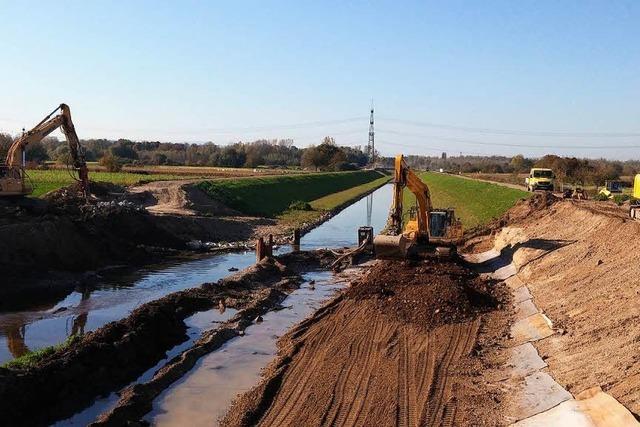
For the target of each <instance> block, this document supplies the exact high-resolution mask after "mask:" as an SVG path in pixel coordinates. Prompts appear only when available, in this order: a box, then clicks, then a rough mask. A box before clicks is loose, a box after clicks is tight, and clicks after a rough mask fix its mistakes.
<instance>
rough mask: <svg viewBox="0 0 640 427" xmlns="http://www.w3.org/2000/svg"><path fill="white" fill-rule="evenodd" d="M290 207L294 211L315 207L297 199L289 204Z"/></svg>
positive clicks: (309, 209) (308, 209)
mask: <svg viewBox="0 0 640 427" xmlns="http://www.w3.org/2000/svg"><path fill="white" fill-rule="evenodd" d="M289 209H290V210H292V211H312V210H313V208H312V207H311V205H310V204H309V203H307V202H303V201H302V200H296V201H295V202H293V203H291V204H290V205H289Z"/></svg>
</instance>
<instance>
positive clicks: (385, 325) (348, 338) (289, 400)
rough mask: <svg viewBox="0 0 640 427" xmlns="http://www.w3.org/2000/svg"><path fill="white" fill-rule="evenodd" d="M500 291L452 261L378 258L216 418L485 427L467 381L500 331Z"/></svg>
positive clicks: (487, 397)
mask: <svg viewBox="0 0 640 427" xmlns="http://www.w3.org/2000/svg"><path fill="white" fill-rule="evenodd" d="M508 298H509V297H508V293H507V292H506V291H505V287H504V286H502V285H500V284H497V283H492V282H490V281H487V280H486V279H482V278H480V277H479V276H478V275H477V274H475V273H473V272H471V271H469V270H468V269H467V268H465V267H464V266H462V265H461V264H460V263H457V262H454V261H437V260H426V261H421V262H400V261H379V262H378V263H377V264H376V265H375V266H374V267H373V268H372V269H371V270H370V271H369V272H368V273H366V275H365V277H364V278H363V279H362V281H359V282H356V283H353V284H352V286H351V288H349V289H348V290H346V291H344V292H342V294H341V295H340V296H339V297H337V298H336V299H334V300H333V301H331V302H330V303H328V304H327V305H326V306H324V307H323V308H322V309H320V310H319V311H317V312H316V313H315V315H313V316H312V317H311V318H309V319H307V320H305V321H303V322H302V323H300V324H299V325H298V326H297V327H295V328H294V329H293V330H291V331H290V332H289V333H288V334H287V335H285V336H284V337H283V338H281V339H280V341H279V356H278V358H277V359H276V360H275V361H274V362H273V363H272V364H271V365H270V366H269V367H268V368H267V369H266V371H265V375H264V378H263V380H262V381H261V383H260V384H259V385H257V386H256V387H255V388H254V389H252V390H251V391H249V392H247V393H245V394H243V395H241V396H239V398H238V399H236V401H235V402H234V404H233V406H232V407H231V409H230V411H229V412H228V413H227V415H226V416H225V418H224V419H223V420H222V424H223V425H226V426H249V425H274V426H275V425H402V426H414V425H471V424H473V425H485V424H486V425H493V424H495V421H496V417H497V416H498V415H497V414H496V413H495V411H494V409H495V408H496V406H497V403H496V402H499V401H500V400H501V393H500V391H499V390H487V389H485V388H484V387H483V386H482V384H481V383H480V382H478V381H477V377H478V373H479V372H481V371H482V370H483V369H485V368H486V366H487V365H489V364H497V363H499V360H498V355H497V354H496V353H494V351H493V349H495V348H497V347H498V346H499V343H500V342H501V341H503V340H505V339H506V337H507V335H508V328H507V326H508V319H509V316H508V313H509V311H508V309H505V307H507V304H508Z"/></svg>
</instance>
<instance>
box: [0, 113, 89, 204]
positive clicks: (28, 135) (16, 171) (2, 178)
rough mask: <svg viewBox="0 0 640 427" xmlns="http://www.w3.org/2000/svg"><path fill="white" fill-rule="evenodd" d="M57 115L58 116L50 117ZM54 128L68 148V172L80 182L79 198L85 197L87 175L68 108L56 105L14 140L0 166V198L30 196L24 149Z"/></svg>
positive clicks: (87, 184) (80, 146)
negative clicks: (80, 196)
mask: <svg viewBox="0 0 640 427" xmlns="http://www.w3.org/2000/svg"><path fill="white" fill-rule="evenodd" d="M58 111H60V113H59V114H57V115H55V116H54V114H55V113H57V112H58ZM52 116H53V117H52ZM58 128H60V129H61V130H62V133H64V135H65V137H66V139H67V143H68V144H69V153H70V155H71V164H69V169H70V172H71V173H72V174H73V176H74V178H75V179H76V180H77V181H78V182H80V189H81V192H82V193H83V195H84V196H85V197H87V196H88V192H89V173H88V170H87V164H86V161H85V154H84V148H83V147H82V145H80V140H79V139H78V135H77V134H76V130H75V128H74V127H73V122H72V121H71V111H70V110H69V107H68V106H67V105H66V104H60V106H59V107H58V108H56V109H55V110H53V111H52V112H51V113H50V114H49V115H48V116H47V117H45V118H44V119H42V121H41V122H40V123H38V124H37V125H36V126H35V127H34V128H33V129H31V130H30V131H28V132H25V133H24V134H23V135H22V136H21V137H20V138H18V139H16V140H15V141H14V142H13V144H11V146H10V147H9V152H8V154H7V159H6V161H5V164H4V165H1V166H0V197H3V196H25V195H29V194H31V192H32V191H33V187H32V186H31V185H30V184H29V182H28V177H27V174H26V173H25V170H24V164H25V149H26V147H27V146H28V145H29V144H31V143H33V142H36V141H41V140H42V139H43V138H45V137H46V136H47V135H49V134H50V133H51V132H53V131H54V130H56V129H58Z"/></svg>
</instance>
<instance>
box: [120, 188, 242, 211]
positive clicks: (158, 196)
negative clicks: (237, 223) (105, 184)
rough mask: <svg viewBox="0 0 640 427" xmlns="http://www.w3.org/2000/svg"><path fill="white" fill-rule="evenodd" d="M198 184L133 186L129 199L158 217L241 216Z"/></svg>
mask: <svg viewBox="0 0 640 427" xmlns="http://www.w3.org/2000/svg"><path fill="white" fill-rule="evenodd" d="M196 182H197V181H193V180H190V181H185V180H178V181H154V182H149V183H147V184H143V185H138V186H135V187H131V188H130V189H129V191H128V193H127V196H126V198H127V200H130V201H133V202H138V203H140V204H142V205H144V206H145V207H146V208H147V210H148V211H149V212H151V213H154V214H159V215H187V216H192V215H214V216H235V215H239V213H238V212H237V211H235V210H233V209H231V208H229V207H227V206H225V205H224V204H223V203H221V202H220V201H219V200H215V199H213V198H211V197H209V196H208V195H207V194H206V193H205V192H204V191H202V190H200V189H199V188H197V187H196V186H195V183H196Z"/></svg>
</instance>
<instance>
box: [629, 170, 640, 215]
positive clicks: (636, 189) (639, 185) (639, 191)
mask: <svg viewBox="0 0 640 427" xmlns="http://www.w3.org/2000/svg"><path fill="white" fill-rule="evenodd" d="M629 216H630V217H631V218H633V219H637V220H640V173H639V174H637V175H636V177H635V178H634V179H633V193H632V194H631V204H630V205H629Z"/></svg>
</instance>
